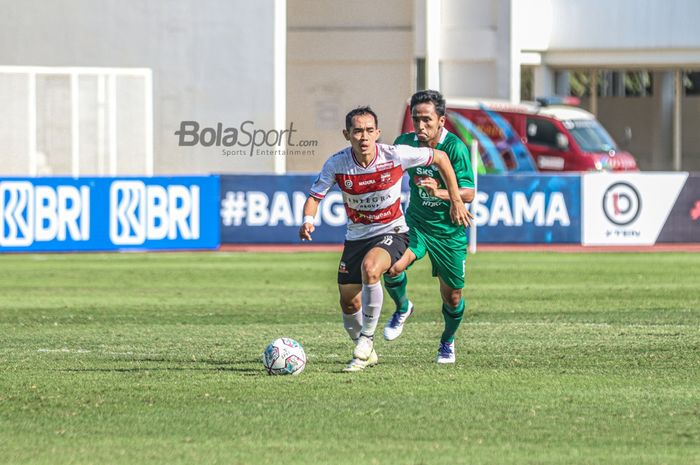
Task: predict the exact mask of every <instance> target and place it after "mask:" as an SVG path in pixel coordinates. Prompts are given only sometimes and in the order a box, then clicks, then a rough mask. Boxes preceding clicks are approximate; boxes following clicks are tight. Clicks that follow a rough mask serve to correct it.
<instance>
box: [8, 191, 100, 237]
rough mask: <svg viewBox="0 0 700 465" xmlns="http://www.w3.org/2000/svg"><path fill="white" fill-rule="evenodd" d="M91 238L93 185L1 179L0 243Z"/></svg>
mask: <svg viewBox="0 0 700 465" xmlns="http://www.w3.org/2000/svg"><path fill="white" fill-rule="evenodd" d="M68 239H70V240H73V241H87V240H89V239H90V187H89V186H79V187H78V186H70V185H59V186H55V187H54V186H41V185H39V186H35V185H33V184H32V183H31V182H29V181H4V182H0V245H2V246H3V247H28V246H31V245H32V244H33V243H35V242H49V241H54V240H56V241H61V242H62V241H66V240H68Z"/></svg>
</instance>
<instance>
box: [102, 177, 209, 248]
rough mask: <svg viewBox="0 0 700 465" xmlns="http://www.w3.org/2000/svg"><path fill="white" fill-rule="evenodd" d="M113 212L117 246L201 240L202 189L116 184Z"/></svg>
mask: <svg viewBox="0 0 700 465" xmlns="http://www.w3.org/2000/svg"><path fill="white" fill-rule="evenodd" d="M109 211H110V214H109V238H110V240H111V241H112V243H113V244H115V245H140V244H143V243H144V242H146V240H162V239H166V238H167V239H170V240H173V239H177V238H178V237H179V238H181V239H183V240H196V239H199V186H190V187H187V186H183V185H177V184H173V185H168V186H160V185H149V186H147V185H146V184H144V183H143V182H142V181H114V182H113V183H112V185H111V186H110V189H109Z"/></svg>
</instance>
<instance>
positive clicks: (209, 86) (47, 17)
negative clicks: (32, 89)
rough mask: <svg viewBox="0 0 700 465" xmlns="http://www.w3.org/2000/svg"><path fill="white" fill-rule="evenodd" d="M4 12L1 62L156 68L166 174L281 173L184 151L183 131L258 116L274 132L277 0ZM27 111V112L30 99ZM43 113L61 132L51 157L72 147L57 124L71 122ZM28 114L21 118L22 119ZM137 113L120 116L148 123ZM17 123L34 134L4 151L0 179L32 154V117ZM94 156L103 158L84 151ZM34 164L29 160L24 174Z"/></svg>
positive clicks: (262, 160)
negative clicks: (184, 126)
mask: <svg viewBox="0 0 700 465" xmlns="http://www.w3.org/2000/svg"><path fill="white" fill-rule="evenodd" d="M2 10H3V15H2V16H1V17H0V65H42V66H103V67H143V68H150V69H152V70H153V77H154V107H155V108H154V112H155V115H154V118H155V135H154V139H155V141H154V142H155V171H156V173H158V174H175V173H211V172H256V171H271V170H272V160H271V158H269V157H254V158H248V159H245V158H239V159H232V158H230V157H229V158H226V157H223V156H222V155H221V154H220V151H219V150H217V149H215V148H205V147H201V146H200V147H192V148H189V147H188V148H184V147H178V145H177V137H176V136H175V135H174V131H175V130H177V129H178V128H179V125H180V121H181V120H198V121H200V122H201V123H202V124H207V125H208V124H212V125H213V124H215V123H216V122H218V121H221V122H223V123H225V124H228V125H231V126H237V125H239V124H240V123H241V122H242V121H245V120H248V119H249V120H253V121H255V123H256V127H265V128H272V127H273V37H274V36H273V13H274V11H273V2H272V1H255V2H252V1H246V0H178V1H167V2H161V1H156V0H126V1H124V0H122V1H119V0H56V1H51V2H46V1H43V0H22V1H21V2H20V1H10V0H7V1H3V2H2ZM54 84H55V85H53V86H49V87H47V88H48V89H53V90H54V91H55V92H58V93H60V92H66V90H65V89H66V88H65V84H62V83H60V82H56V83H54ZM13 85H15V86H18V87H19V88H22V86H23V84H22V83H14V84H13ZM88 86H89V84H88ZM125 92H126V93H127V94H128V91H125ZM127 94H124V93H123V94H122V95H120V97H124V98H125V99H126V101H130V100H132V99H133V100H134V101H138V100H139V98H138V95H131V96H129V95H127ZM37 97H39V96H37ZM81 105H82V103H81ZM19 107H22V108H26V103H22V104H20V105H19ZM140 108H141V107H139V109H140ZM39 110H40V113H41V112H42V111H43V115H42V114H39V115H37V116H38V118H39V119H40V120H41V119H42V118H43V120H42V121H43V124H45V125H47V127H46V134H53V136H51V141H52V142H51V143H45V144H43V146H39V147H38V149H39V150H40V151H45V152H48V153H46V156H47V157H48V159H49V161H50V160H51V159H52V158H53V155H54V154H56V153H60V154H63V153H64V152H65V150H66V145H67V144H68V145H69V144H70V131H68V132H67V133H66V132H65V131H64V129H65V128H61V127H58V126H57V125H61V124H65V123H64V122H62V119H60V118H52V116H55V115H56V113H55V112H62V113H61V114H63V113H65V111H66V109H65V108H62V109H61V108H54V110H53V111H54V113H49V112H48V110H42V109H41V108H40V109H39ZM22 111H24V110H20V109H18V110H17V112H18V113H16V114H18V115H20V116H21V113H22ZM86 111H87V110H86ZM129 111H130V110H129V109H125V110H123V111H121V114H120V115H119V116H118V117H119V121H120V124H121V125H122V126H123V125H126V124H128V123H129V120H130V119H132V118H138V117H139V116H138V114H137V112H136V113H134V114H133V115H130V114H129ZM134 111H136V110H134ZM13 124H17V125H18V127H17V129H18V131H12V132H17V133H18V134H19V133H20V131H24V132H22V136H21V140H17V141H15V142H13V143H7V144H5V145H3V146H2V151H1V152H0V173H3V172H7V171H11V170H14V169H16V167H15V164H16V159H17V158H20V157H22V158H23V157H25V156H26V155H25V153H23V148H24V147H26V144H25V142H24V138H25V137H26V136H25V135H24V134H26V130H25V125H26V120H23V119H22V118H21V117H18V118H15V119H14V120H13ZM135 136H136V137H138V134H136V135H135ZM81 137H83V135H82V134H81ZM85 137H87V136H85ZM65 138H68V139H67V140H66V139H65ZM129 140H130V135H129V134H124V135H121V136H120V141H119V146H120V150H124V151H127V152H128V151H133V149H132V148H130V145H129ZM38 142H39V143H40V144H41V143H42V140H41V138H40V140H39V141H38ZM88 146H89V144H88ZM52 152H54V153H52ZM89 156H94V154H90V153H85V154H81V157H89ZM63 158H64V157H63V156H60V157H58V156H57V157H56V160H55V162H54V164H55V166H53V167H52V168H53V174H69V173H70V170H68V172H66V165H65V163H64V162H63V161H62V160H63ZM59 159H60V160H59ZM24 165H25V162H22V163H20V164H19V169H22V167H23V166H24ZM5 166H7V169H5V168H4V167H5ZM122 166H123V167H124V168H125V169H127V166H126V165H124V164H122ZM85 174H89V173H85Z"/></svg>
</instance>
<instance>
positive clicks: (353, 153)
mask: <svg viewBox="0 0 700 465" xmlns="http://www.w3.org/2000/svg"><path fill="white" fill-rule="evenodd" d="M349 149H350V156H351V157H352V161H354V162H355V164H356V165H357V166H359V167H360V168H362V169H363V170H366V169H369V168H371V167H372V166H374V164H375V163H376V162H377V158H379V146H378V145H377V144H374V158H373V159H372V161H371V162H370V163H369V165H367V166H362V165H361V164H360V162H359V161H358V160H357V157H355V152H353V151H352V147H349Z"/></svg>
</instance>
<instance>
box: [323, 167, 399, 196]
mask: <svg viewBox="0 0 700 465" xmlns="http://www.w3.org/2000/svg"><path fill="white" fill-rule="evenodd" d="M402 176H403V170H402V169H401V167H400V166H395V167H393V168H391V169H389V170H385V171H376V172H374V173H364V174H346V173H338V174H336V175H335V178H336V182H337V183H338V186H340V189H341V190H342V191H343V192H345V193H347V194H351V195H358V194H366V193H368V192H377V191H381V190H385V189H388V188H390V187H392V186H394V185H395V184H396V183H399V182H401V177H402Z"/></svg>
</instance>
